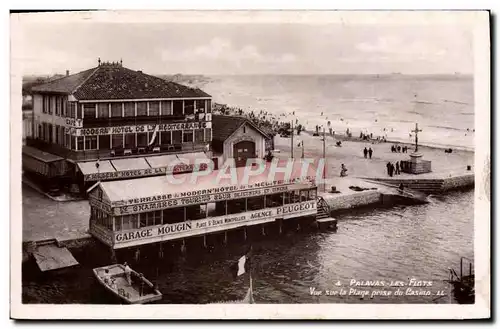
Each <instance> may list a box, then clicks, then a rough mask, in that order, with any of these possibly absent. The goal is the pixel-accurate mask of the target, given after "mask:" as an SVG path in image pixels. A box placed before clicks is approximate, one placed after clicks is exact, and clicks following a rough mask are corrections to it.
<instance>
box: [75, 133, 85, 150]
mask: <svg viewBox="0 0 500 329" xmlns="http://www.w3.org/2000/svg"><path fill="white" fill-rule="evenodd" d="M76 147H77V148H78V151H83V136H80V137H76Z"/></svg>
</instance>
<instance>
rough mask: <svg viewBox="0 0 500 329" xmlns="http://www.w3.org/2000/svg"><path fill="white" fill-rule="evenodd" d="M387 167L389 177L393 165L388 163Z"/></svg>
mask: <svg viewBox="0 0 500 329" xmlns="http://www.w3.org/2000/svg"><path fill="white" fill-rule="evenodd" d="M385 166H386V167H387V175H389V176H391V163H390V162H387V164H386V165H385Z"/></svg>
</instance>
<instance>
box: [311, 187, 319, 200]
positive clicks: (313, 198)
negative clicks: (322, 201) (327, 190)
mask: <svg viewBox="0 0 500 329" xmlns="http://www.w3.org/2000/svg"><path fill="white" fill-rule="evenodd" d="M316 197H317V191H316V189H311V190H309V200H316Z"/></svg>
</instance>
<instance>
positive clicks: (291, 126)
mask: <svg viewBox="0 0 500 329" xmlns="http://www.w3.org/2000/svg"><path fill="white" fill-rule="evenodd" d="M290 129H291V130H292V140H291V141H292V159H293V120H292V122H291V125H290Z"/></svg>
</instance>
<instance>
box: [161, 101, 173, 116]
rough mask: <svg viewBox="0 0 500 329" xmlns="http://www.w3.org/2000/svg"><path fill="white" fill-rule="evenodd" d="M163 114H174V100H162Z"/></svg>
mask: <svg viewBox="0 0 500 329" xmlns="http://www.w3.org/2000/svg"><path fill="white" fill-rule="evenodd" d="M161 115H172V102H171V101H162V102H161Z"/></svg>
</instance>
